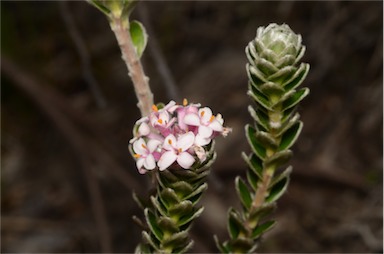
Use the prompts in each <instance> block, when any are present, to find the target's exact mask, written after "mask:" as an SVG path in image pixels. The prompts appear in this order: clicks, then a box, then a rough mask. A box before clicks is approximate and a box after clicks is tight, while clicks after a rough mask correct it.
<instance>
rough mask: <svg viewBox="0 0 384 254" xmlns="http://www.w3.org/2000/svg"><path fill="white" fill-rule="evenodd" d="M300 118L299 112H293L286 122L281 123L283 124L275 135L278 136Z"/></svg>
mask: <svg viewBox="0 0 384 254" xmlns="http://www.w3.org/2000/svg"><path fill="white" fill-rule="evenodd" d="M299 119H300V115H299V113H295V115H293V116H292V117H291V118H290V119H288V121H287V122H285V123H284V124H283V126H282V127H281V128H280V129H279V132H278V133H277V134H276V136H277V137H280V136H281V135H283V133H285V132H286V131H287V130H288V129H289V128H291V127H292V126H293V125H294V124H295V123H297V122H298V121H299Z"/></svg>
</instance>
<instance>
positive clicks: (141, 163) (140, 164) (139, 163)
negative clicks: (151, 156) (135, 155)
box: [136, 158, 145, 172]
mask: <svg viewBox="0 0 384 254" xmlns="http://www.w3.org/2000/svg"><path fill="white" fill-rule="evenodd" d="M144 160H145V159H144V158H139V159H137V161H136V167H137V169H138V170H139V172H140V170H142V169H143V166H144Z"/></svg>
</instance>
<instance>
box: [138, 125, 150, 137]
mask: <svg viewBox="0 0 384 254" xmlns="http://www.w3.org/2000/svg"><path fill="white" fill-rule="evenodd" d="M150 132H151V130H150V129H149V126H148V124H147V123H146V122H143V123H141V124H140V126H139V129H138V130H137V133H138V134H139V136H147V135H148V134H149V133H150Z"/></svg>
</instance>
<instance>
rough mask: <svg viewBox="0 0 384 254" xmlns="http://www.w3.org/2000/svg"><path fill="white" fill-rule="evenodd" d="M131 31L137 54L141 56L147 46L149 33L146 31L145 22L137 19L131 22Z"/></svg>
mask: <svg viewBox="0 0 384 254" xmlns="http://www.w3.org/2000/svg"><path fill="white" fill-rule="evenodd" d="M129 32H130V34H131V37H132V42H133V45H135V49H136V53H137V56H138V57H139V58H140V57H141V55H142V54H143V51H144V49H145V47H146V46H147V41H148V35H147V33H146V32H145V28H144V26H143V24H141V23H140V22H139V21H136V20H134V21H131V22H130V25H129Z"/></svg>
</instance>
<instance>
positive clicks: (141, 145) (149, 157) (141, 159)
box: [133, 138, 161, 174]
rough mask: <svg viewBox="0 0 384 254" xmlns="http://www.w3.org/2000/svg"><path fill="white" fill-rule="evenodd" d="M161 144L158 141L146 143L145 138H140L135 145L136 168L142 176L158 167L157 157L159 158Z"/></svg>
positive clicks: (152, 140) (153, 140) (151, 140)
mask: <svg viewBox="0 0 384 254" xmlns="http://www.w3.org/2000/svg"><path fill="white" fill-rule="evenodd" d="M160 144H161V142H160V141H159V140H156V139H150V140H149V141H148V142H147V143H146V142H145V141H144V139H143V138H139V139H137V140H136V141H135V142H134V143H133V152H134V153H135V154H134V157H135V158H136V159H137V160H136V166H137V169H138V170H139V172H140V173H141V174H144V173H145V172H146V171H147V170H152V169H154V168H155V167H156V159H155V157H158V154H156V153H158V152H157V151H156V150H157V148H158V147H159V145H160Z"/></svg>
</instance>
